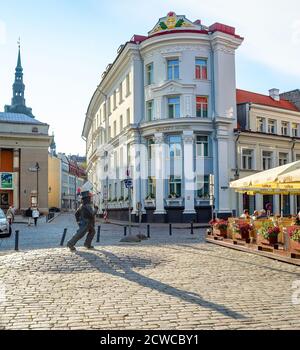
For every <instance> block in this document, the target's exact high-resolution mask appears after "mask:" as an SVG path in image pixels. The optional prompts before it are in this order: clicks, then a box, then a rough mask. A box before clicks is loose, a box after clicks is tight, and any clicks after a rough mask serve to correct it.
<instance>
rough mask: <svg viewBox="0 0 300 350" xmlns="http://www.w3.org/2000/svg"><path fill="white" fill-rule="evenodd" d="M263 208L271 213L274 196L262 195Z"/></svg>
mask: <svg viewBox="0 0 300 350" xmlns="http://www.w3.org/2000/svg"><path fill="white" fill-rule="evenodd" d="M263 206H264V207H263V209H265V211H266V212H270V214H273V209H274V196H271V195H266V196H263Z"/></svg>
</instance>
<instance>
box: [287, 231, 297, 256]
mask: <svg viewBox="0 0 300 350" xmlns="http://www.w3.org/2000/svg"><path fill="white" fill-rule="evenodd" d="M287 232H288V235H289V237H290V250H291V252H293V251H294V252H296V253H299V252H300V226H291V227H288V228H287Z"/></svg>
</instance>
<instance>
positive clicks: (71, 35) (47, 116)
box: [0, 0, 300, 154]
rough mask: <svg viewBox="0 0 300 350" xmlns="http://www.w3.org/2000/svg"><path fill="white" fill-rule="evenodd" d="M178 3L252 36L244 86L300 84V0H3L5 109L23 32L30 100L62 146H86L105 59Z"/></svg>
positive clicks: (0, 51)
mask: <svg viewBox="0 0 300 350" xmlns="http://www.w3.org/2000/svg"><path fill="white" fill-rule="evenodd" d="M171 10H172V11H175V12H176V13H178V14H185V15H186V16H187V17H188V18H189V19H191V20H196V19H201V20H202V22H203V23H204V24H205V25H211V24H212V23H214V22H222V23H225V24H228V25H232V26H235V27H236V30H237V33H238V34H240V35H241V36H243V37H245V41H244V43H243V45H242V47H241V48H240V49H239V50H238V51H237V56H236V62H237V67H236V68H237V69H236V74H237V86H238V87H239V88H243V89H248V90H251V91H257V92H261V93H267V92H268V89H270V88H273V87H277V88H279V89H280V90H281V91H286V90H291V89H296V88H300V83H299V81H300V65H299V63H298V61H299V56H300V3H299V2H298V0H286V1H285V2H284V3H283V2H279V1H274V0H272V1H271V0H265V1H263V2H262V1H258V0H253V1H251V2H249V1H247V2H244V1H237V0H227V1H226V2H224V1H221V0H211V1H209V2H208V1H201V0H185V1H179V0H172V1H161V0H152V1H151V2H147V3H146V2H142V1H137V0H127V1H121V0H112V1H102V0H48V1H47V0H26V1H23V0H10V1H6V0H0V110H3V107H4V105H5V104H9V103H10V99H11V95H12V92H11V85H12V83H13V78H14V69H15V66H16V62H17V40H18V37H19V36H21V43H22V44H21V45H22V64H23V68H24V81H25V84H26V91H25V97H26V101H27V105H28V106H30V107H32V108H33V113H34V115H36V117H37V118H38V119H39V120H41V121H44V122H47V123H48V124H50V132H51V133H52V131H53V132H54V133H55V136H56V143H57V147H58V151H61V152H65V153H66V154H69V153H80V154H84V153H85V143H84V142H83V141H82V139H81V132H82V127H83V122H84V118H85V113H86V109H87V106H88V104H89V101H90V98H91V96H92V94H93V92H94V90H95V88H96V86H97V84H99V82H100V77H101V74H102V72H103V71H104V70H105V67H106V66H107V65H108V63H110V62H112V61H113V60H114V59H115V57H116V51H117V49H118V47H119V46H120V45H121V44H122V43H124V42H126V41H127V40H129V39H130V38H131V37H132V35H133V34H142V35H146V34H147V32H148V31H150V30H151V29H152V27H153V26H154V25H155V24H156V22H157V20H158V19H159V17H163V16H165V15H166V14H167V13H168V12H169V11H171Z"/></svg>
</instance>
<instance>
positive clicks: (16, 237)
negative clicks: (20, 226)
mask: <svg viewBox="0 0 300 350" xmlns="http://www.w3.org/2000/svg"><path fill="white" fill-rule="evenodd" d="M19 232H20V231H19V230H17V231H16V236H15V251H16V252H18V251H19Z"/></svg>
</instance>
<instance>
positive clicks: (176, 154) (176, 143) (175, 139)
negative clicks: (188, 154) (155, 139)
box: [169, 135, 182, 158]
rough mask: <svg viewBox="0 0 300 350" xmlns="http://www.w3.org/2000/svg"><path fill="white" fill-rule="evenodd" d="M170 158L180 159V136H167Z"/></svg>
mask: <svg viewBox="0 0 300 350" xmlns="http://www.w3.org/2000/svg"><path fill="white" fill-rule="evenodd" d="M169 147H170V158H180V157H181V155H182V150H181V148H182V147H181V136H177V135H176V136H169Z"/></svg>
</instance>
